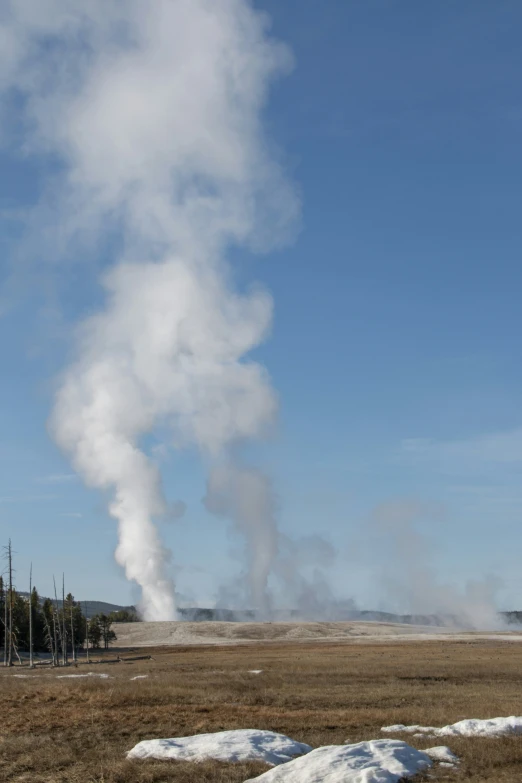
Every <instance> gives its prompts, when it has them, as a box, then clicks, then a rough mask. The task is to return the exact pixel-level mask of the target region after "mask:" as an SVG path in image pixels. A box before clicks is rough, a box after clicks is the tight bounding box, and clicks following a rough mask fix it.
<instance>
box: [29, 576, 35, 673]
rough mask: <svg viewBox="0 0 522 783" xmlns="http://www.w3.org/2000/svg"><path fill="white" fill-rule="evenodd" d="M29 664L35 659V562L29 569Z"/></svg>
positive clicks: (31, 664)
mask: <svg viewBox="0 0 522 783" xmlns="http://www.w3.org/2000/svg"><path fill="white" fill-rule="evenodd" d="M29 666H30V667H31V669H32V668H33V667H34V661H33V564H32V563H31V568H30V570H29Z"/></svg>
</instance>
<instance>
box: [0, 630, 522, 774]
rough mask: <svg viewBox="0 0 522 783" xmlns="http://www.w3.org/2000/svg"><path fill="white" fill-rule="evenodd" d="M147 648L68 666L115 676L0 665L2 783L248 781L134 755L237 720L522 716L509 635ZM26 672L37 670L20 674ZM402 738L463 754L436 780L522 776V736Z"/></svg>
mask: <svg viewBox="0 0 522 783" xmlns="http://www.w3.org/2000/svg"><path fill="white" fill-rule="evenodd" d="M150 653H151V655H152V656H153V659H152V660H150V661H149V660H147V661H137V662H132V663H119V664H101V665H91V666H90V667H87V666H85V665H82V666H80V667H78V669H77V670H73V669H69V671H68V673H71V672H74V671H76V672H78V673H85V672H86V671H93V672H96V673H101V672H105V673H107V674H109V675H110V679H98V678H94V677H93V678H90V679H57V674H62V673H63V670H62V671H57V670H52V671H48V670H46V671H40V670H37V671H36V672H34V673H33V672H31V671H29V670H28V669H20V668H16V669H15V670H4V669H0V715H1V723H0V726H1V728H0V780H1V781H16V782H17V783H44V781H45V783H48V782H51V781H52V783H66V782H67V783H160V781H161V783H167V782H168V781H177V783H196V781H197V783H207V782H208V783H218V781H219V782H220V783H225V781H226V783H235V782H236V781H237V783H239V781H244V780H246V779H247V778H249V777H253V776H254V775H255V774H260V773H261V772H262V771H264V769H266V767H265V766H264V765H262V764H236V765H231V764H222V763H217V762H209V763H205V764H193V763H185V762H166V761H162V762H159V761H158V762H154V761H152V762H150V761H147V762H144V761H132V762H131V761H127V760H126V759H125V752H126V751H127V750H129V749H130V748H131V747H133V745H134V744H135V743H137V742H138V741H140V740H142V739H148V738H153V737H173V736H179V735H189V734H195V733H200V732H206V731H220V730H223V729H233V728H261V729H270V730H273V731H277V732H282V733H284V734H288V735H289V736H290V737H292V738H294V739H297V740H299V741H303V742H308V743H309V744H311V745H313V746H319V745H324V744H333V743H342V742H345V741H346V740H347V739H348V740H350V741H354V742H355V741H359V740H364V739H375V738H379V737H382V736H384V735H382V734H381V733H380V727H381V726H383V725H386V724H392V723H406V724H408V723H420V724H425V725H444V724H447V723H453V722H455V721H457V720H460V719H462V718H471V717H473V718H487V717H495V716H507V715H521V714H522V645H520V644H515V643H509V642H503V641H484V640H477V641H469V642H455V643H454V642H450V641H443V642H439V641H429V642H422V641H413V642H399V643H398V642H395V641H393V640H390V642H388V643H386V644H383V643H378V644H374V643H368V644H365V645H359V644H358V645H353V644H352V645H350V644H338V643H331V644H329V643H324V642H323V643H321V644H303V643H300V644H295V645H292V644H289V643H286V644H276V643H273V644H272V645H243V646H227V647H215V646H214V647H202V646H198V647H182V648H166V647H162V648H157V649H151V650H150ZM128 654H130V653H128ZM111 657H113V656H111ZM249 669H262V670H263V671H262V674H259V675H254V674H249V673H248V670H249ZM20 673H24V674H26V675H29V676H28V677H26V678H19V677H15V676H14V674H20ZM145 674H146V675H148V677H147V678H146V679H138V680H131V678H132V677H136V676H137V675H145ZM403 739H406V740H407V741H408V742H410V744H413V745H415V746H416V747H419V748H425V747H429V746H430V745H434V744H441V743H443V744H448V745H449V746H450V747H451V749H452V750H453V751H454V752H455V753H456V754H457V755H459V756H460V757H461V758H462V762H461V765H460V768H459V769H458V770H448V769H443V768H440V767H439V768H438V769H437V767H435V768H434V771H430V773H429V774H430V776H431V777H430V778H429V779H430V780H435V781H439V780H440V781H442V780H447V781H451V780H455V781H463V780H465V781H470V783H479V782H480V783H486V782H487V783H507V782H508V781H509V782H510V783H515V782H516V781H520V780H522V737H518V738H517V737H511V738H506V739H497V740H493V739H488V740H486V739H480V738H474V739H453V738H448V739H447V740H442V741H441V740H430V739H416V738H413V737H403ZM423 779H424V780H428V777H427V776H426V777H425V778H423ZM416 780H420V778H417V779H416Z"/></svg>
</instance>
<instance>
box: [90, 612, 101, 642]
mask: <svg viewBox="0 0 522 783" xmlns="http://www.w3.org/2000/svg"><path fill="white" fill-rule="evenodd" d="M101 640H102V629H101V625H100V619H99V617H98V616H97V615H95V616H94V617H91V620H90V622H89V643H90V645H91V647H92V648H94V649H95V650H98V649H99V648H100V642H101Z"/></svg>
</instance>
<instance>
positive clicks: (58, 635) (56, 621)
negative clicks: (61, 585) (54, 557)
mask: <svg viewBox="0 0 522 783" xmlns="http://www.w3.org/2000/svg"><path fill="white" fill-rule="evenodd" d="M53 585H54V612H53V627H54V646H55V649H56V662H57V664H58V665H59V658H58V639H59V640H60V644H61V646H62V657H63V656H64V653H63V647H64V643H63V638H62V629H61V627H60V612H59V610H58V595H57V593H56V580H55V578H54V574H53ZM64 664H65V659H64Z"/></svg>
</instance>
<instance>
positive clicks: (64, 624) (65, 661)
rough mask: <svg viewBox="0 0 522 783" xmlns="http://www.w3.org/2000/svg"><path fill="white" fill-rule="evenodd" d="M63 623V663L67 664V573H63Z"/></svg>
mask: <svg viewBox="0 0 522 783" xmlns="http://www.w3.org/2000/svg"><path fill="white" fill-rule="evenodd" d="M62 625H63V647H62V664H63V666H67V623H66V618H65V574H63V573H62Z"/></svg>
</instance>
